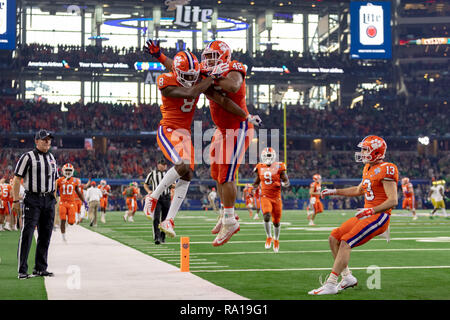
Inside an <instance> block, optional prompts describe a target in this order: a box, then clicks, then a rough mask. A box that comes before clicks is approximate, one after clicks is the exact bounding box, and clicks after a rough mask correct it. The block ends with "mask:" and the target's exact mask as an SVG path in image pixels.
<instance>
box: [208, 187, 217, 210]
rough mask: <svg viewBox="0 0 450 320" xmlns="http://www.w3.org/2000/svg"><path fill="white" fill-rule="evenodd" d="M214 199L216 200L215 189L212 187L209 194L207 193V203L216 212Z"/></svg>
mask: <svg viewBox="0 0 450 320" xmlns="http://www.w3.org/2000/svg"><path fill="white" fill-rule="evenodd" d="M216 199H217V192H216V188H214V187H212V189H211V192H210V193H208V201H209V207H210V208H211V209H212V210H214V211H216V212H217V205H216Z"/></svg>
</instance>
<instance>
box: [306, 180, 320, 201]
mask: <svg viewBox="0 0 450 320" xmlns="http://www.w3.org/2000/svg"><path fill="white" fill-rule="evenodd" d="M309 188H313V190H312V192H320V190H321V189H322V186H321V184H320V182H317V181H314V182H312V183H311V184H310V185H309ZM310 190H311V189H310ZM310 198H316V199H317V200H320V194H310Z"/></svg>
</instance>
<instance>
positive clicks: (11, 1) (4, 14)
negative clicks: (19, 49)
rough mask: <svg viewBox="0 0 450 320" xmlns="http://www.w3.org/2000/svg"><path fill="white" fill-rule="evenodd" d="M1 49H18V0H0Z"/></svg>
mask: <svg viewBox="0 0 450 320" xmlns="http://www.w3.org/2000/svg"><path fill="white" fill-rule="evenodd" d="M1 49H3V50H14V49H16V0H0V50H1Z"/></svg>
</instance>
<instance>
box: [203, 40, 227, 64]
mask: <svg viewBox="0 0 450 320" xmlns="http://www.w3.org/2000/svg"><path fill="white" fill-rule="evenodd" d="M230 61H231V49H230V47H229V46H228V45H227V44H226V43H225V42H223V41H219V40H216V41H212V42H210V43H209V44H208V45H207V46H206V48H205V50H203V53H202V64H203V65H204V66H205V68H206V69H207V70H208V71H212V70H213V69H214V67H215V66H217V65H219V64H222V63H229V62H230Z"/></svg>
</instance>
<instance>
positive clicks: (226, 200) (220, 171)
mask: <svg viewBox="0 0 450 320" xmlns="http://www.w3.org/2000/svg"><path fill="white" fill-rule="evenodd" d="M202 70H204V71H205V72H210V73H211V74H215V73H217V70H220V72H218V73H219V76H217V77H215V80H214V86H213V88H211V89H210V90H209V91H208V92H210V91H215V90H217V91H220V92H221V93H222V94H223V95H225V96H227V97H229V98H230V99H231V100H233V101H234V102H235V103H236V104H237V105H239V107H240V108H241V111H242V112H241V114H240V115H237V114H230V113H229V112H227V111H226V110H224V109H223V108H221V107H220V104H218V103H216V102H215V101H211V100H210V112H211V118H212V120H213V122H214V123H215V125H216V126H217V129H216V131H215V133H214V136H213V138H212V141H211V148H210V159H211V177H212V178H213V179H214V180H215V181H216V184H217V190H218V193H219V197H220V199H221V201H222V202H223V206H224V208H223V211H222V217H221V218H220V219H219V221H218V222H217V224H216V226H215V227H214V228H213V230H212V232H213V233H216V232H217V231H218V233H217V236H216V238H215V239H214V241H213V246H220V245H223V244H225V243H226V242H227V241H228V240H229V239H230V238H231V237H232V236H233V234H235V233H236V232H238V231H239V230H240V226H239V223H238V221H237V217H236V215H235V213H234V206H235V203H236V195H237V188H236V181H235V179H236V172H237V170H238V169H239V166H240V164H241V162H242V159H243V158H244V155H245V152H246V150H247V148H248V147H249V145H250V142H251V140H252V138H253V127H254V125H260V123H261V119H260V118H259V116H253V115H251V114H249V113H248V110H247V104H246V83H245V76H246V68H245V66H244V65H243V64H242V63H240V62H239V61H236V60H231V49H230V47H229V46H228V45H227V44H226V43H225V42H223V41H219V40H214V41H211V42H210V43H209V44H208V45H207V46H206V47H205V49H204V50H203V53H202ZM208 98H209V97H208Z"/></svg>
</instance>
